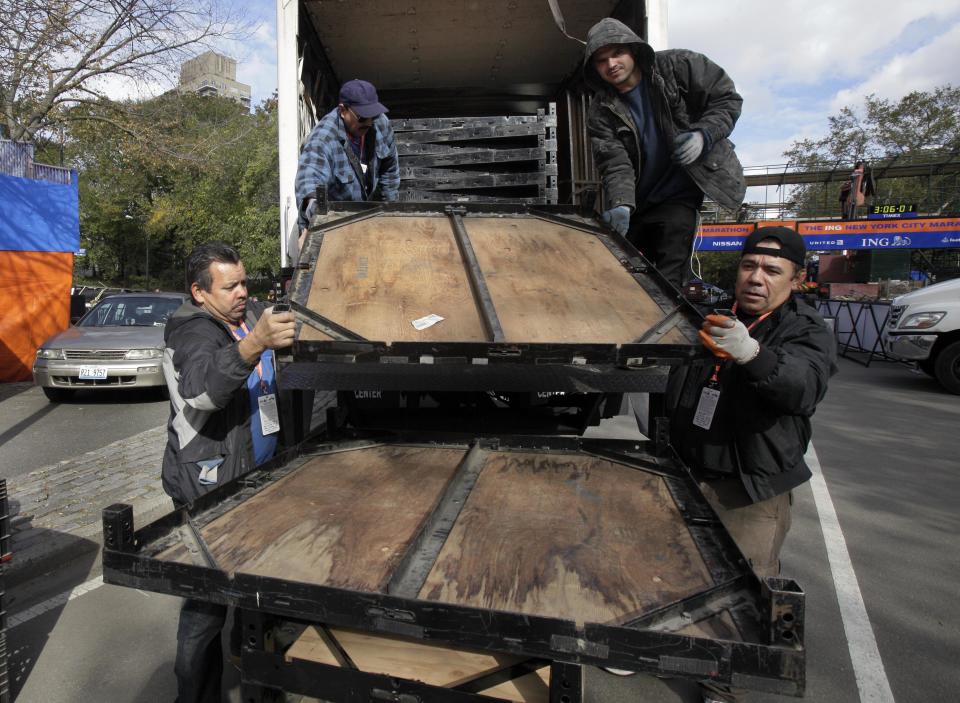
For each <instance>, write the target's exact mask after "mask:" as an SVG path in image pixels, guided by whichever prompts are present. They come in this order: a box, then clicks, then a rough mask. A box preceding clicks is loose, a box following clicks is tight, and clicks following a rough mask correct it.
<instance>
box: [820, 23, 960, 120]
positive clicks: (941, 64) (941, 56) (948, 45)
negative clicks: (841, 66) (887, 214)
mask: <svg viewBox="0 0 960 703" xmlns="http://www.w3.org/2000/svg"><path fill="white" fill-rule="evenodd" d="M946 83H951V84H953V85H955V86H956V85H960V23H958V24H955V25H954V26H953V27H952V28H950V29H949V30H948V31H947V32H945V33H944V34H942V35H940V36H939V37H937V38H936V39H934V40H933V41H932V42H931V43H930V44H928V45H927V46H924V47H921V48H919V49H917V50H916V51H914V52H912V53H902V54H897V55H896V56H894V57H893V58H892V59H890V60H889V61H888V62H887V63H886V64H884V65H883V66H882V67H880V68H879V70H877V71H874V72H873V73H871V74H870V75H869V76H867V77H866V78H865V79H864V80H863V81H862V82H860V83H858V84H857V85H855V86H853V87H851V88H846V89H844V90H841V91H839V92H838V93H837V94H836V96H835V97H834V99H833V101H832V103H831V105H830V108H831V112H836V111H838V110H839V109H840V108H842V107H844V106H846V105H851V104H857V103H859V102H861V101H862V99H863V96H865V95H870V94H871V93H874V94H876V95H877V97H881V98H888V99H893V100H896V99H899V98H901V97H903V96H904V95H906V94H907V93H909V92H911V91H914V90H931V89H933V88H936V87H937V86H941V85H944V84H946Z"/></svg>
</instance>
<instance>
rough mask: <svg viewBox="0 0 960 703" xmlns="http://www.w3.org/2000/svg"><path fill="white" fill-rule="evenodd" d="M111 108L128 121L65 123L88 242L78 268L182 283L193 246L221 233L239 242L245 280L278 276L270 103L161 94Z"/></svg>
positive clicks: (133, 279)
mask: <svg viewBox="0 0 960 703" xmlns="http://www.w3.org/2000/svg"><path fill="white" fill-rule="evenodd" d="M81 109H82V108H81ZM118 109H122V110H123V111H124V113H125V115H126V117H127V120H128V122H127V124H130V125H134V126H135V129H130V130H120V129H115V128H112V127H111V126H110V125H106V124H104V123H103V122H102V121H99V120H97V121H90V122H82V121H77V122H75V124H77V125H82V126H80V127H75V128H74V129H73V130H72V131H71V141H70V146H69V148H70V152H71V160H72V161H73V162H74V163H76V164H77V166H78V169H79V171H80V219H81V246H84V247H86V248H87V250H88V256H87V258H86V260H84V259H78V261H77V266H78V269H79V268H80V267H82V268H83V269H84V270H85V269H88V268H89V267H91V266H92V267H94V269H95V271H94V273H95V274H96V275H97V277H98V278H100V279H101V280H105V281H110V282H113V283H116V284H122V285H126V286H138V287H146V286H147V285H149V286H150V287H151V288H156V287H160V288H164V289H174V290H179V289H181V288H182V287H183V262H184V260H185V259H186V257H187V255H188V254H189V253H190V251H191V250H192V249H193V247H194V246H196V245H197V244H199V243H201V242H205V241H211V240H221V241H226V242H228V243H230V244H233V245H234V246H236V247H237V249H238V250H239V251H240V253H241V255H242V257H243V259H244V262H245V264H246V267H247V271H248V273H249V274H250V276H251V278H252V279H254V280H255V279H256V277H257V276H272V275H275V274H276V273H277V272H278V269H279V259H280V253H279V246H280V245H279V238H278V231H279V221H280V214H279V195H278V189H279V186H278V180H277V173H278V153H277V111H276V102H275V101H274V100H271V101H266V102H265V103H264V104H262V105H261V106H260V107H258V108H257V109H256V111H255V112H254V113H253V114H248V113H247V112H246V111H245V110H244V109H243V108H242V107H241V106H240V105H238V104H237V103H234V102H233V101H230V100H227V99H223V98H216V97H199V96H195V95H178V94H175V93H168V94H166V95H163V96H161V97H159V98H155V99H153V100H149V101H146V102H143V103H130V104H125V105H122V106H118ZM148 251H149V282H148V280H147V254H148ZM78 273H79V271H78Z"/></svg>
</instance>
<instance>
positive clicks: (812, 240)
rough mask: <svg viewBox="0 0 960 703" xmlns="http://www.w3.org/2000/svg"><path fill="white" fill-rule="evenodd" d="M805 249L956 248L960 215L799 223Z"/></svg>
mask: <svg viewBox="0 0 960 703" xmlns="http://www.w3.org/2000/svg"><path fill="white" fill-rule="evenodd" d="M797 231H798V232H800V234H802V235H803V237H804V239H805V240H806V242H807V251H827V250H833V249H950V248H960V217H938V218H919V217H918V218H916V219H909V220H892V221H891V220H887V221H877V220H858V221H856V222H823V221H821V222H800V223H799V224H798V225H797Z"/></svg>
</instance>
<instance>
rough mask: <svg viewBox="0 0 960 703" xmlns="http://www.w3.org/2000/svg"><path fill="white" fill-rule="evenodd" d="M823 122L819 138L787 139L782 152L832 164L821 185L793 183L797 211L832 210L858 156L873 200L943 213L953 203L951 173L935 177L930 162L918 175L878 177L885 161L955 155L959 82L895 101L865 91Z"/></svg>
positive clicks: (805, 164) (956, 190) (808, 164)
mask: <svg viewBox="0 0 960 703" xmlns="http://www.w3.org/2000/svg"><path fill="white" fill-rule="evenodd" d="M828 123H829V131H828V133H827V135H826V136H825V137H823V138H821V139H803V140H800V141H798V142H794V143H793V145H792V146H791V147H790V148H789V149H788V150H787V151H785V152H784V156H786V157H787V158H788V159H789V162H790V164H791V165H793V166H796V167H799V168H800V170H811V171H820V170H831V169H835V170H836V171H835V173H836V175H835V176H834V177H833V178H831V179H830V180H829V181H828V182H826V183H813V184H805V185H800V186H797V187H796V189H795V190H794V192H793V195H792V197H793V199H794V200H795V202H796V203H797V209H796V215H797V216H798V217H823V216H829V217H836V216H838V215H839V202H838V196H839V190H840V185H841V183H842V182H843V181H845V180H847V179H848V178H849V175H850V171H851V170H852V168H853V164H854V162H855V161H857V160H859V159H862V160H864V161H866V162H867V163H868V165H871V166H872V168H873V173H874V176H875V178H876V179H877V194H876V197H875V202H878V203H882V202H901V203H917V204H918V205H919V206H920V210H921V212H923V213H925V214H948V213H952V212H956V211H957V209H958V207H960V203H958V194H960V183H958V179H957V176H956V175H937V172H936V169H935V168H931V169H930V170H929V174H930V175H925V176H921V177H909V178H889V177H884V176H883V173H884V168H885V167H886V166H888V165H897V166H905V165H909V164H931V165H933V164H936V163H940V162H944V161H946V160H948V159H950V158H951V157H952V158H953V159H954V160H955V159H956V158H957V153H958V150H960V88H954V87H952V86H950V85H945V86H941V87H939V88H935V89H934V90H933V91H930V92H924V91H914V92H912V93H910V94H908V95H906V96H904V97H903V98H901V99H900V100H899V101H897V102H893V101H890V100H886V99H882V98H878V97H876V96H875V95H868V96H867V97H866V98H865V99H864V104H863V106H862V107H859V108H853V107H845V108H843V109H842V110H841V111H840V113H839V114H837V115H834V116H831V117H830V118H828Z"/></svg>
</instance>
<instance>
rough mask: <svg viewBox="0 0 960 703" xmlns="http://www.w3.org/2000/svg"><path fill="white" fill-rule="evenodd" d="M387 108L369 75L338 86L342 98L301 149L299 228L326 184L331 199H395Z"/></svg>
mask: <svg viewBox="0 0 960 703" xmlns="http://www.w3.org/2000/svg"><path fill="white" fill-rule="evenodd" d="M386 112H387V108H385V107H384V106H383V105H381V104H380V102H379V99H378V98H377V90H376V88H374V87H373V85H372V84H370V83H368V82H367V81H361V80H352V81H347V82H346V83H344V84H343V86H342V87H341V88H340V103H339V104H338V105H337V106H336V107H335V108H333V110H331V111H330V112H328V113H327V114H326V115H324V116H323V118H322V119H321V120H320V122H318V123H317V126H316V127H314V128H313V131H312V132H310V136H309V138H308V139H307V142H306V144H304V145H303V150H302V151H301V152H300V162H299V164H298V166H297V181H296V190H297V206H298V208H299V212H300V218H299V223H300V229H301V232H303V231H305V230H306V227H307V226H308V225H309V223H310V218H311V216H312V215H313V214H314V212H315V210H316V200H315V194H316V190H317V186H326V188H327V197H328V199H329V200H332V201H343V200H387V201H390V200H396V199H397V196H398V194H399V191H400V165H399V161H398V158H397V144H396V141H395V139H394V136H393V129H392V128H391V127H390V120H389V119H388V118H387V116H386V114H385V113H386Z"/></svg>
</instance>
